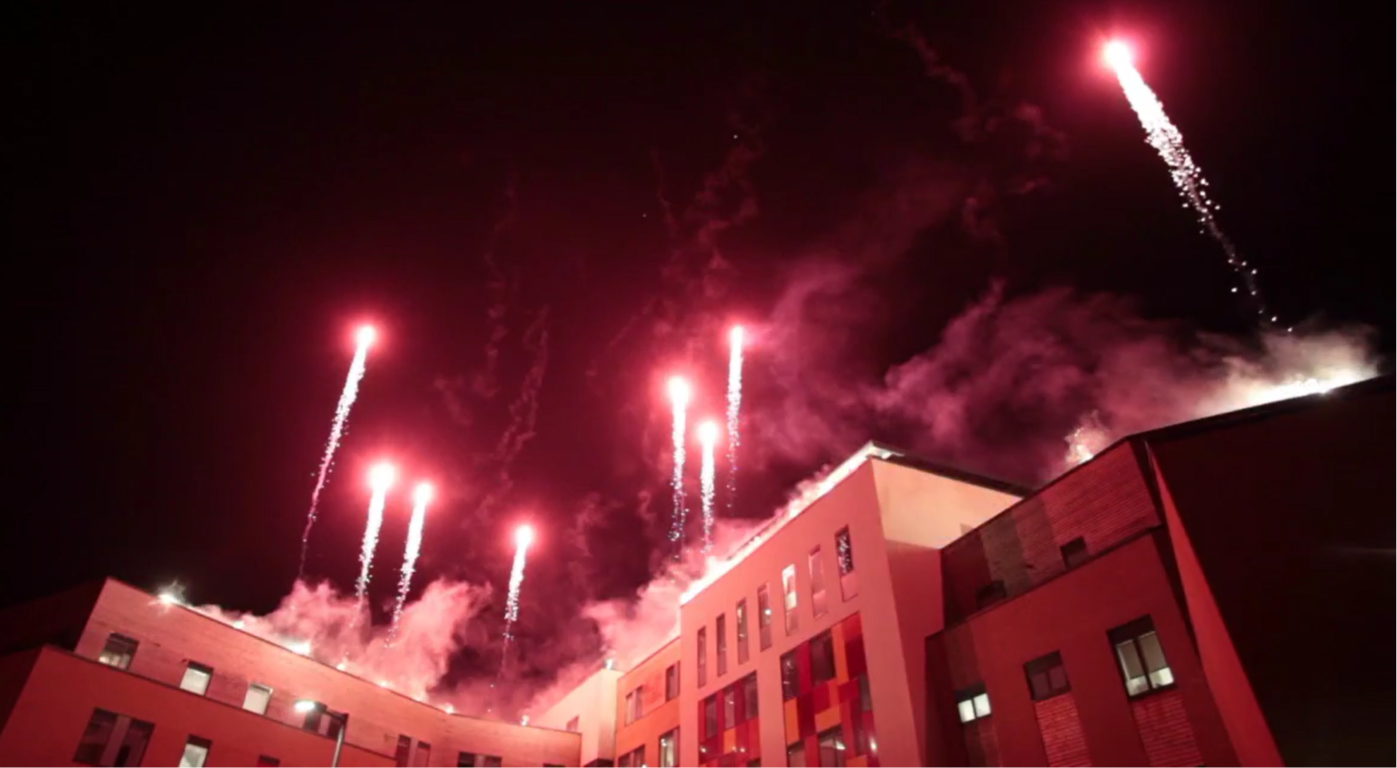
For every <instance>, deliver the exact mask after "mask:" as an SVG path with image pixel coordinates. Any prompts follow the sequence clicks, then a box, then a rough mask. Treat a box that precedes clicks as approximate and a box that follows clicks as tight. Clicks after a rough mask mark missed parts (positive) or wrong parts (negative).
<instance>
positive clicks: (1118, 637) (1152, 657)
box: [1109, 616, 1174, 696]
mask: <svg viewBox="0 0 1397 768" xmlns="http://www.w3.org/2000/svg"><path fill="white" fill-rule="evenodd" d="M1109 637H1110V638H1111V645H1112V646H1114V647H1115V649H1116V661H1117V663H1119V664H1120V669H1121V676H1122V677H1123V678H1124V679H1125V692H1126V693H1127V694H1128V695H1130V696H1139V695H1140V694H1142V693H1147V692H1149V691H1152V690H1155V689H1156V688H1164V687H1167V686H1170V685H1173V684H1174V673H1173V671H1172V670H1170V669H1169V662H1167V661H1165V659H1164V648H1163V647H1162V646H1160V644H1159V634H1158V633H1156V632H1155V631H1154V622H1152V621H1150V617H1148V616H1146V617H1144V618H1141V619H1136V620H1135V621H1132V622H1130V623H1129V624H1126V625H1125V626H1123V627H1117V628H1115V629H1113V630H1111V631H1110V633H1109Z"/></svg>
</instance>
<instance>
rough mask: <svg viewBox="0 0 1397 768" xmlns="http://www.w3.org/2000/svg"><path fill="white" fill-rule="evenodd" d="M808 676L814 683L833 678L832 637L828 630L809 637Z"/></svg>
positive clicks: (817, 683)
mask: <svg viewBox="0 0 1397 768" xmlns="http://www.w3.org/2000/svg"><path fill="white" fill-rule="evenodd" d="M810 677H811V679H812V680H813V681H814V683H815V685H819V684H820V683H823V682H826V681H829V680H833V679H834V637H833V636H832V635H830V633H829V632H821V633H820V634H818V635H816V636H815V637H813V638H811V639H810Z"/></svg>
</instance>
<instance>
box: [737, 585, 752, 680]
mask: <svg viewBox="0 0 1397 768" xmlns="http://www.w3.org/2000/svg"><path fill="white" fill-rule="evenodd" d="M736 616H737V663H738V666H741V665H743V664H746V663H747V659H748V658H749V653H748V647H747V601H746V600H739V601H737V614H736Z"/></svg>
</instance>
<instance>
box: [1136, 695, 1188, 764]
mask: <svg viewBox="0 0 1397 768" xmlns="http://www.w3.org/2000/svg"><path fill="white" fill-rule="evenodd" d="M1130 708H1131V709H1132V710H1134V712H1135V724H1136V726H1137V727H1138V728H1139V729H1140V740H1141V741H1143V742H1144V743H1145V754H1146V755H1149V758H1150V765H1202V764H1203V753H1201V752H1199V751H1198V743H1197V742H1196V741H1194V739H1193V728H1192V727H1191V726H1189V724H1188V713H1187V712H1185V711H1184V699H1183V696H1182V695H1181V694H1180V693H1179V691H1178V690H1177V689H1171V690H1166V691H1160V692H1159V693H1153V694H1150V695H1148V696H1146V697H1144V698H1142V699H1139V700H1137V701H1134V702H1131V706H1130Z"/></svg>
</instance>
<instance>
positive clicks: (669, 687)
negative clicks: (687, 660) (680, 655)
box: [665, 661, 679, 701]
mask: <svg viewBox="0 0 1397 768" xmlns="http://www.w3.org/2000/svg"><path fill="white" fill-rule="evenodd" d="M678 697H679V662H677V661H676V662H674V663H673V664H670V665H669V666H668V667H665V701H674V700H675V699H676V698H678Z"/></svg>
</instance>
